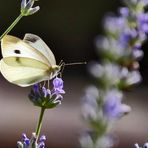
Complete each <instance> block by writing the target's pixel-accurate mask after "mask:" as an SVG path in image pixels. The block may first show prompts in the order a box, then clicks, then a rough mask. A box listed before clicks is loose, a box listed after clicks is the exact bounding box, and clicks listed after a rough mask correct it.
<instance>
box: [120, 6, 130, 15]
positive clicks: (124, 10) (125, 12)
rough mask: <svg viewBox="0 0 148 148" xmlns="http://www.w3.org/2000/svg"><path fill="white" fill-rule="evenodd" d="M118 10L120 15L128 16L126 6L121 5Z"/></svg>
mask: <svg viewBox="0 0 148 148" xmlns="http://www.w3.org/2000/svg"><path fill="white" fill-rule="evenodd" d="M119 12H120V14H121V15H122V16H124V17H127V16H129V9H128V8H127V7H122V8H120V9H119Z"/></svg>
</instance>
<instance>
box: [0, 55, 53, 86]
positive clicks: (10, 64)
mask: <svg viewBox="0 0 148 148" xmlns="http://www.w3.org/2000/svg"><path fill="white" fill-rule="evenodd" d="M30 63H31V64H30ZM0 67H1V69H0V70H1V73H2V74H3V76H4V77H5V78H6V79H7V80H8V81H9V82H11V83H13V84H16V85H19V86H22V87H26V86H30V85H32V84H35V83H37V82H40V81H43V80H47V79H49V74H50V69H49V67H48V66H47V65H46V64H44V63H42V62H40V61H37V60H33V59H30V58H23V57H5V58H3V59H2V60H1V62H0Z"/></svg>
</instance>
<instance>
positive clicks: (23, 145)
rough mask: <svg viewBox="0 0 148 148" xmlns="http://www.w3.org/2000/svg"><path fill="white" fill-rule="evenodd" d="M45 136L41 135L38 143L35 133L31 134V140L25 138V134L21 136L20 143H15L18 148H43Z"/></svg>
mask: <svg viewBox="0 0 148 148" xmlns="http://www.w3.org/2000/svg"><path fill="white" fill-rule="evenodd" d="M45 140H46V137H45V135H42V136H41V137H40V139H39V141H38V142H37V141H36V135H35V133H32V138H31V139H29V138H27V136H26V134H24V133H23V134H22V138H21V141H18V142H17V145H18V148H32V147H34V148H45Z"/></svg>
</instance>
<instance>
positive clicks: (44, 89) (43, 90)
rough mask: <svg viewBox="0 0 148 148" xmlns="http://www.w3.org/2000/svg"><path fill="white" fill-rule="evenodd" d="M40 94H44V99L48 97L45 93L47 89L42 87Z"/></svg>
mask: <svg viewBox="0 0 148 148" xmlns="http://www.w3.org/2000/svg"><path fill="white" fill-rule="evenodd" d="M42 92H43V94H44V97H45V98H46V97H47V95H48V92H47V89H46V88H45V87H44V86H43V87H42Z"/></svg>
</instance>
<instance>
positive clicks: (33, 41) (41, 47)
mask: <svg viewBox="0 0 148 148" xmlns="http://www.w3.org/2000/svg"><path fill="white" fill-rule="evenodd" d="M23 41H25V42H26V43H28V44H29V45H31V46H32V47H33V48H35V49H36V50H38V51H39V52H41V53H42V54H43V55H44V56H45V57H46V58H47V59H48V61H49V63H50V64H51V65H56V60H55V57H54V55H53V53H52V51H51V50H50V48H49V47H48V46H47V45H46V43H45V42H44V41H43V40H42V39H41V38H40V37H39V36H37V35H34V34H31V33H27V34H25V37H24V39H23Z"/></svg>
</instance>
